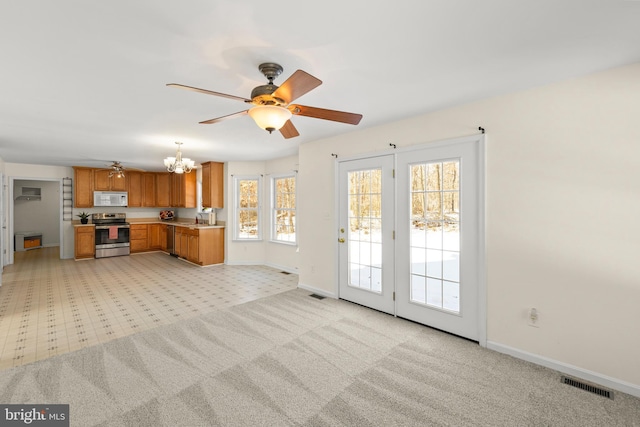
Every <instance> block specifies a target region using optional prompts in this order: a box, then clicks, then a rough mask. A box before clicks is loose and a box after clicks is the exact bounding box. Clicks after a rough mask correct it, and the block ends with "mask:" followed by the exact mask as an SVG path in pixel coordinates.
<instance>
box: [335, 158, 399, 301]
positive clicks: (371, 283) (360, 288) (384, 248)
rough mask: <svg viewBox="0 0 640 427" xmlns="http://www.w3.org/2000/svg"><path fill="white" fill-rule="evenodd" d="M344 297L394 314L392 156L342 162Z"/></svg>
mask: <svg viewBox="0 0 640 427" xmlns="http://www.w3.org/2000/svg"><path fill="white" fill-rule="evenodd" d="M339 192H340V202H339V210H340V215H339V217H340V220H339V223H340V224H339V227H340V229H339V232H338V252H339V256H340V263H339V276H340V279H339V282H340V283H339V292H340V298H342V299H346V300H348V301H352V302H355V303H358V304H362V305H365V306H367V307H371V308H374V309H376V310H380V311H384V312H385V313H390V314H393V313H394V301H393V292H394V275H395V272H394V261H393V258H394V243H393V234H394V210H395V209H394V205H395V196H394V184H393V156H390V155H389V156H381V157H370V158H366V159H360V160H352V161H345V162H341V163H340V165H339Z"/></svg>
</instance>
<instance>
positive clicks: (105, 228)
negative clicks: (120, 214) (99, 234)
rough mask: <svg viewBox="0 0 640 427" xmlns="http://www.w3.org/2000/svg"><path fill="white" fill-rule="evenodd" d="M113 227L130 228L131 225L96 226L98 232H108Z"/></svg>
mask: <svg viewBox="0 0 640 427" xmlns="http://www.w3.org/2000/svg"><path fill="white" fill-rule="evenodd" d="M111 227H118V228H130V227H129V224H127V225H96V230H108V229H109V228H111Z"/></svg>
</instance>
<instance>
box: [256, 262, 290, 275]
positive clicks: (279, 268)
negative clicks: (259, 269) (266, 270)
mask: <svg viewBox="0 0 640 427" xmlns="http://www.w3.org/2000/svg"><path fill="white" fill-rule="evenodd" d="M264 265H266V266H267V267H271V268H275V269H276V270H281V271H284V272H286V273H291V274H298V269H297V268H295V267H286V266H284V265H278V264H273V263H271V262H267V263H265V264H264Z"/></svg>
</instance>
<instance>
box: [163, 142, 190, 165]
mask: <svg viewBox="0 0 640 427" xmlns="http://www.w3.org/2000/svg"><path fill="white" fill-rule="evenodd" d="M176 144H178V152H177V153H176V156H175V157H167V158H166V159H164V166H165V167H166V168H167V170H168V171H169V172H173V173H189V172H191V170H192V169H193V168H194V166H195V162H194V161H193V160H191V159H188V158H186V157H184V158H183V157H182V152H181V151H180V146H181V145H182V142H176Z"/></svg>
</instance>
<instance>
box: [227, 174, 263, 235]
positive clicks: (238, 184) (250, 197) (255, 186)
mask: <svg viewBox="0 0 640 427" xmlns="http://www.w3.org/2000/svg"><path fill="white" fill-rule="evenodd" d="M233 183H234V184H233V185H234V194H235V203H234V208H235V213H234V217H235V231H234V239H236V240H260V239H261V238H262V230H261V227H260V209H261V208H260V177H258V176H250V177H234V178H233Z"/></svg>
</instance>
